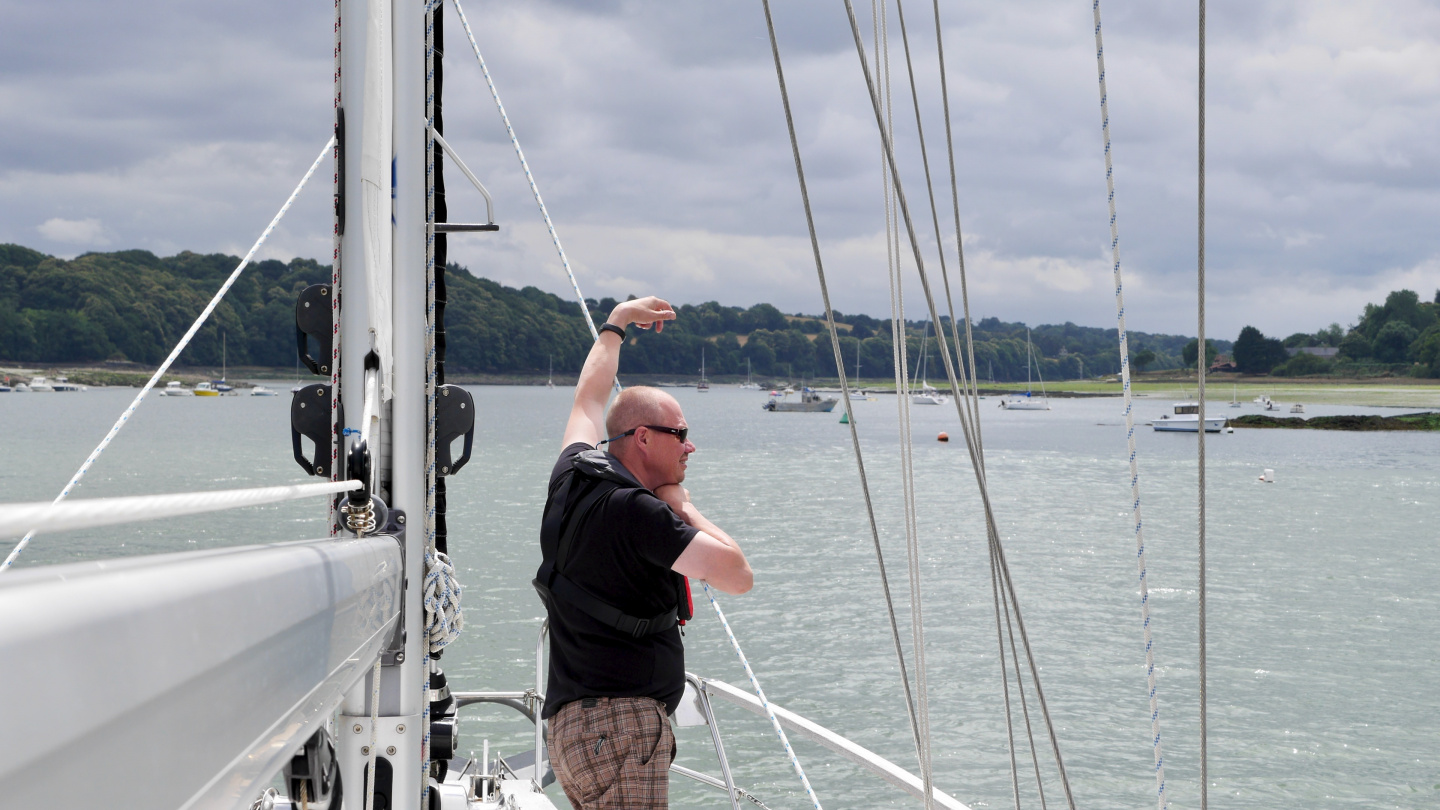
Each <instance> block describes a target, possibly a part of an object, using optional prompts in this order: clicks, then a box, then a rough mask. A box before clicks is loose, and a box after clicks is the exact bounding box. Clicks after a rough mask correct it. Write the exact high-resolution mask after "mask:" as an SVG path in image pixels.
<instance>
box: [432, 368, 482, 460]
mask: <svg viewBox="0 0 1440 810" xmlns="http://www.w3.org/2000/svg"><path fill="white" fill-rule="evenodd" d="M435 395H436V396H435V474H436V475H454V474H455V473H457V472H460V468H461V467H464V466H465V463H466V462H467V461H469V460H470V450H471V449H472V448H473V447H474V444H475V398H474V397H472V396H470V392H469V391H466V390H465V389H464V388H461V387H460V386H458V385H442V386H440V388H439V390H437V391H436V392H435ZM461 436H464V437H465V446H464V449H463V450H461V453H460V458H459V459H456V460H452V452H451V449H450V444H451V443H452V442H454V441H455V440H456V439H458V438H460V437H461Z"/></svg>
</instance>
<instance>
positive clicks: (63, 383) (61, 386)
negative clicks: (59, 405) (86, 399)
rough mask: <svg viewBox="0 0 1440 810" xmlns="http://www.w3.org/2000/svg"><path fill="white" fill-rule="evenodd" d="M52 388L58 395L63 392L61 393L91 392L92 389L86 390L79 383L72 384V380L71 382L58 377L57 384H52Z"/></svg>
mask: <svg viewBox="0 0 1440 810" xmlns="http://www.w3.org/2000/svg"><path fill="white" fill-rule="evenodd" d="M50 387H51V388H54V389H55V391H56V392H57V393H58V392H61V391H88V390H90V389H88V388H86V387H85V386H83V385H81V384H79V383H72V382H70V380H69V379H68V378H65V377H56V378H55V382H53V383H51V384H50Z"/></svg>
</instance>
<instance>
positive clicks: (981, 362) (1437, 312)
mask: <svg viewBox="0 0 1440 810" xmlns="http://www.w3.org/2000/svg"><path fill="white" fill-rule="evenodd" d="M237 261H238V259H236V258H235V257H233V256H227V255H224V254H208V255H202V254H197V253H192V252H189V251H182V252H180V253H178V254H176V255H174V256H169V257H160V256H156V255H155V254H153V253H150V252H149V251H144V250H125V251H115V252H110V253H86V254H82V255H80V256H77V257H76V258H74V259H62V258H58V257H54V256H48V255H46V254H44V253H41V252H39V251H35V250H31V249H29V248H25V247H22V246H20V245H13V244H0V373H6V374H9V375H10V377H11V378H12V381H15V382H22V381H25V380H26V379H27V378H28V377H30V376H35V375H44V376H48V377H59V376H66V377H68V378H70V380H71V381H72V382H76V383H80V384H83V385H92V386H98V385H129V386H138V385H142V384H143V383H144V381H145V380H146V379H148V377H149V375H150V374H151V373H152V372H153V369H154V368H155V366H156V364H158V363H159V362H160V361H161V359H162V358H163V357H165V355H166V354H167V353H168V352H169V348H170V347H171V346H172V345H173V343H174V341H175V339H176V337H177V336H178V335H179V334H180V333H181V332H183V331H184V330H185V329H186V328H187V327H188V326H189V325H190V323H191V320H192V319H193V318H194V313H195V312H198V311H199V310H200V308H201V307H202V306H203V305H204V303H205V302H206V301H207V300H208V299H209V297H210V295H211V294H212V293H213V291H214V290H215V288H216V287H218V286H219V284H220V283H221V281H222V280H223V279H224V278H225V277H226V276H227V275H228V274H229V273H230V271H231V270H232V269H233V267H234V266H235V264H236V262H237ZM329 278H330V270H329V267H328V266H326V265H322V264H319V263H318V262H316V261H314V260H312V259H292V260H291V261H289V262H281V261H278V260H273V259H271V260H265V261H260V262H256V263H255V264H254V266H253V267H252V268H251V269H249V270H247V271H246V273H245V274H244V275H242V276H241V278H240V280H239V281H238V282H237V283H236V284H235V286H234V287H233V288H232V289H231V290H230V292H229V294H228V295H227V296H226V298H225V300H224V301H222V302H221V303H220V305H219V306H218V307H217V308H216V310H215V312H214V314H213V315H212V316H211V318H210V320H209V321H208V322H207V323H206V324H205V325H204V326H203V327H202V328H201V329H200V330H199V332H198V333H197V334H196V335H195V339H194V341H193V342H192V343H191V344H190V346H189V347H188V348H187V349H186V350H185V351H184V353H182V354H181V355H180V357H179V362H178V365H177V366H176V367H175V368H173V369H172V370H171V372H170V373H167V375H166V376H165V378H164V380H162V381H161V384H162V385H163V384H164V383H166V382H170V381H179V382H181V383H185V384H191V383H194V382H199V381H201V380H213V379H217V378H218V377H219V376H220V369H221V366H222V363H228V371H229V373H228V376H229V377H230V378H232V379H233V380H239V381H241V385H242V387H243V385H244V382H243V381H244V380H246V379H264V380H265V381H267V382H275V383H279V382H282V381H288V380H296V381H299V382H313V381H315V380H317V379H319V378H314V377H311V376H309V375H308V374H300V373H299V370H298V369H297V368H296V366H295V353H296V333H295V319H294V311H295V306H296V300H297V297H298V296H299V295H300V293H301V292H302V291H303V290H305V289H306V288H307V287H308V286H311V285H313V284H317V283H324V282H328V281H329ZM445 278H446V295H447V307H446V315H445V320H444V335H445V341H444V343H443V344H442V345H443V346H444V347H445V348H444V349H443V351H442V352H441V354H440V356H439V358H438V359H439V361H440V362H442V363H443V368H444V373H443V378H444V379H445V380H446V381H447V382H452V383H461V384H480V385H536V384H544V382H545V381H546V380H547V378H549V377H550V376H551V370H552V369H553V371H554V379H555V381H556V382H557V383H558V384H560V385H573V384H574V379H575V375H576V374H577V373H578V371H579V368H580V366H581V364H582V363H583V361H584V358H585V356H586V354H587V353H588V351H589V348H590V344H591V341H592V340H593V338H592V337H591V335H590V329H589V327H588V326H587V325H586V323H585V316H584V315H583V314H582V311H581V308H580V306H579V304H578V303H576V302H575V301H570V300H566V299H562V298H560V297H558V296H556V295H554V294H551V293H548V292H545V291H543V290H540V289H538V288H535V287H525V288H524V289H515V288H512V287H507V286H505V285H502V284H499V283H497V282H494V281H491V280H489V279H485V278H481V277H478V276H476V275H474V274H472V273H470V272H469V270H467V269H466V268H464V267H462V266H459V265H455V264H450V265H447V266H446V270H445ZM616 304H617V302H616V300H615V299H613V298H601V299H599V300H598V301H597V300H594V299H587V301H586V305H587V308H588V309H589V311H590V313H591V317H592V318H596V319H603V318H604V317H605V314H606V313H608V312H609V311H610V310H611V309H612V308H613V307H614V306H616ZM675 309H676V319H675V321H673V322H672V323H671V324H670V325H669V326H668V328H666V329H665V330H664V332H663V333H656V332H648V331H644V330H636V331H634V332H633V333H632V334H631V335H630V336H629V338H628V340H627V344H628V346H627V350H626V351H625V352H624V353H623V354H622V357H621V365H620V375H619V376H620V379H621V381H622V382H623V383H624V384H627V385H635V384H661V385H679V386H684V385H693V384H694V383H695V382H696V380H697V379H698V372H699V371H700V365H701V362H702V357H703V358H704V363H705V365H706V368H707V370H708V372H709V377H710V379H711V380H712V381H713V382H715V383H716V384H719V385H724V384H733V383H738V382H740V381H741V380H744V379H746V378H747V376H750V375H752V374H753V377H754V379H755V380H756V381H757V382H759V383H760V384H761V385H763V386H765V388H766V389H767V390H769V389H771V388H780V387H785V386H800V385H808V386H811V387H814V388H818V389H822V390H826V389H828V390H831V391H833V390H836V389H837V388H838V384H839V381H838V379H837V377H838V374H839V373H840V369H844V371H845V373H847V374H850V371H851V369H856V374H854V375H850V376H851V377H852V379H853V378H854V377H857V376H858V377H860V379H858V380H855V381H854V383H853V384H852V385H853V387H857V388H864V389H867V390H870V391H873V392H876V393H883V392H886V391H893V390H894V383H893V380H894V378H895V372H896V369H895V368H894V355H895V352H894V351H893V349H894V346H893V345H892V341H894V340H895V339H896V338H897V337H899V338H900V339H903V340H904V341H905V343H906V346H907V353H908V356H909V363H910V367H909V368H907V369H902V370H900V371H901V372H902V373H906V374H907V376H909V377H910V378H912V379H914V378H915V377H916V376H917V374H916V372H917V370H918V368H917V367H918V366H919V365H920V364H921V363H922V362H923V358H926V357H927V356H928V355H936V360H934V361H931V362H930V365H929V370H931V371H940V370H941V367H942V365H943V364H942V363H940V362H938V360H939V351H940V350H941V347H942V345H943V347H944V348H945V349H946V350H948V352H950V353H951V354H952V356H954V353H955V351H956V347H955V346H954V345H953V343H952V341H951V340H950V339H949V337H950V334H951V333H952V331H953V330H952V329H951V326H952V325H951V324H950V322H949V320H948V319H945V318H942V319H941V323H939V324H935V325H931V324H929V323H928V322H926V321H906V322H905V323H903V324H892V323H891V322H890V321H888V320H881V319H877V318H873V317H871V316H869V315H865V314H853V313H852V314H845V313H841V312H835V313H833V315H834V319H835V323H836V328H837V331H838V332H839V335H838V337H839V343H840V346H839V350H840V369H837V367H836V357H835V352H834V351H832V349H831V347H830V341H829V338H828V334H827V332H828V327H827V325H826V323H825V319H824V317H823V316H817V315H815V314H805V313H794V314H787V313H783V312H781V311H780V310H779V309H777V308H776V307H774V306H772V305H770V304H767V303H757V304H754V305H752V306H750V307H748V308H743V307H738V306H727V305H723V304H720V303H719V302H715V301H708V302H705V303H701V304H681V305H679V306H677V307H676V308H675ZM897 327H898V328H897ZM937 332H939V333H940V334H939V335H937V334H936V333H937ZM973 334H974V357H973V361H971V363H973V366H974V368H975V370H976V372H977V374H976V376H977V377H979V378H980V389H981V393H982V395H1000V394H1004V393H1007V392H1013V391H1017V390H1024V386H1025V385H1026V383H1025V382H1024V381H1026V380H1028V379H1030V377H1031V372H1032V371H1035V372H1036V373H1035V374H1034V377H1035V379H1036V382H1035V384H1034V386H1033V388H1034V390H1037V391H1038V390H1040V389H1041V388H1042V384H1041V383H1040V382H1039V380H1042V379H1043V380H1045V381H1046V382H1045V383H1044V384H1043V389H1044V390H1045V392H1046V394H1048V395H1049V396H1051V397H1054V398H1056V399H1063V398H1066V397H1081V396H1119V395H1120V394H1121V393H1122V392H1121V390H1120V384H1119V381H1118V375H1119V373H1120V370H1121V363H1120V359H1121V358H1120V355H1119V350H1118V347H1117V346H1116V338H1115V330H1114V329H1113V328H1101V327H1088V326H1078V325H1076V324H1074V323H1064V324H1041V325H1038V326H1033V327H1032V326H1029V325H1027V324H1023V323H1006V322H1002V321H1000V320H999V319H997V318H983V319H979V320H977V321H975V322H974V324H973ZM1032 338H1033V340H1032ZM1129 347H1130V353H1131V356H1130V358H1129V359H1130V363H1129V367H1130V369H1131V371H1132V374H1133V376H1132V391H1133V393H1134V394H1135V395H1136V396H1139V397H1155V398H1169V399H1173V400H1190V399H1193V398H1194V397H1195V396H1196V392H1195V388H1196V385H1197V380H1196V372H1195V368H1196V366H1197V365H1198V363H1200V362H1204V363H1206V366H1205V367H1206V368H1208V369H1210V371H1209V372H1208V374H1207V381H1208V383H1209V386H1208V390H1207V399H1210V400H1221V401H1223V400H1227V399H1229V398H1230V395H1231V394H1232V393H1233V394H1234V396H1235V397H1237V398H1240V399H1241V401H1242V402H1247V403H1248V402H1250V401H1251V399H1252V398H1254V397H1257V396H1258V395H1262V394H1263V395H1266V396H1269V397H1270V398H1271V399H1273V400H1283V401H1286V402H1302V401H1303V402H1312V403H1322V402H1323V403H1335V404H1350V405H1365V406H1395V407H1415V408H1435V407H1440V388H1437V387H1436V386H1437V384H1440V290H1437V292H1436V295H1435V300H1434V301H1422V300H1421V299H1420V297H1419V295H1418V294H1416V293H1415V292H1413V291H1410V290H1397V291H1395V292H1392V293H1390V294H1389V295H1388V296H1387V297H1386V299H1385V303H1384V304H1383V305H1377V304H1367V305H1365V308H1364V311H1363V313H1362V314H1361V316H1360V319H1359V321H1358V322H1357V323H1356V324H1355V325H1353V326H1350V327H1341V326H1340V325H1339V324H1331V325H1330V326H1328V327H1325V328H1324V329H1321V330H1319V331H1317V332H1315V333H1314V334H1309V333H1296V334H1293V335H1291V336H1289V337H1287V338H1285V339H1283V340H1280V339H1278V338H1272V337H1266V336H1265V335H1264V334H1263V333H1262V332H1260V330H1259V329H1257V328H1255V327H1253V326H1246V327H1245V328H1244V329H1242V330H1241V331H1240V335H1239V337H1238V338H1237V339H1236V340H1235V341H1234V342H1231V341H1226V340H1211V341H1207V345H1206V347H1205V351H1204V352H1203V355H1202V352H1201V351H1200V347H1199V344H1198V341H1196V340H1195V339H1194V338H1190V337H1186V336H1183V335H1168V334H1148V333H1144V332H1135V331H1132V332H1130V333H1129ZM313 350H314V349H313V348H309V347H307V351H313ZM1032 358H1033V362H1032ZM5 366H14V367H15V368H12V369H9V370H6V369H5V368H4V367H5ZM1037 366H1038V368H1037ZM857 367H858V368H857ZM931 376H935V375H933V374H932V375H931ZM940 377H941V378H940V379H939V380H932V381H931V382H932V383H935V384H937V385H939V384H943V383H945V382H947V381H946V380H945V379H944V375H943V373H942V374H941V375H940ZM286 387H289V386H288V385H287V386H286ZM947 393H948V391H947Z"/></svg>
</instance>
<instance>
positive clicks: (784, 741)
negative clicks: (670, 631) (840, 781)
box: [700, 579, 824, 810]
mask: <svg viewBox="0 0 1440 810" xmlns="http://www.w3.org/2000/svg"><path fill="white" fill-rule="evenodd" d="M700 587H702V588H704V589H705V595H706V596H708V597H709V598H710V607H713V608H715V615H716V616H718V617H719V618H720V626H721V627H724V628H725V635H726V636H728V637H729V639H730V646H731V647H734V648H735V655H736V657H738V658H739V659H740V666H742V667H744V668H745V675H746V677H748V678H749V679H750V688H752V689H754V690H755V697H757V698H759V699H760V705H761V706H763V707H764V708H765V716H766V717H769V718H770V726H771V727H772V728H774V729H775V734H776V735H777V736H779V737H780V744H781V745H783V746H785V753H786V754H789V755H790V764H791V765H793V766H794V767H795V773H796V774H797V775H799V777H800V784H801V785H803V786H804V788H805V795H806V796H809V797H810V802H811V804H813V805H815V810H824V808H822V807H821V806H820V797H818V796H816V795H815V789H814V788H812V787H811V786H810V779H809V777H807V776H805V768H803V767H802V766H801V765H800V758H799V757H797V756H795V750H794V749H792V748H791V747H790V738H789V737H787V736H785V729H784V728H781V726H780V719H779V718H777V717H776V716H775V710H774V709H772V708H771V707H770V701H769V699H767V698H766V697H765V690H764V689H761V688H760V681H759V680H758V679H756V677H755V670H753V669H751V668H750V661H749V660H748V659H747V658H746V657H745V651H744V650H742V649H740V642H739V641H737V640H736V639H735V631H733V630H731V629H730V622H728V621H726V620H725V612H724V611H722V610H721V609H720V603H719V602H716V601H715V592H714V591H712V590H711V589H710V583H708V582H706V581H705V580H703V579H702V580H700Z"/></svg>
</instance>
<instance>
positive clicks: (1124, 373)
mask: <svg viewBox="0 0 1440 810" xmlns="http://www.w3.org/2000/svg"><path fill="white" fill-rule="evenodd" d="M1093 4H1094V11H1095V64H1096V67H1097V69H1098V70H1099V75H1100V119H1101V129H1102V131H1103V132H1104V135H1105V187H1106V190H1107V192H1108V195H1109V197H1108V199H1109V203H1110V255H1111V257H1112V258H1113V260H1114V263H1115V320H1116V331H1117V333H1118V334H1119V337H1120V377H1121V380H1122V381H1123V383H1124V386H1123V387H1124V393H1125V446H1126V449H1127V450H1128V451H1129V456H1130V496H1131V499H1132V506H1131V508H1132V509H1133V511H1134V516H1135V549H1136V550H1135V559H1136V561H1137V562H1138V563H1139V565H1140V619H1141V624H1142V625H1143V627H1144V633H1145V678H1146V683H1147V685H1148V687H1149V692H1150V733H1151V741H1152V742H1151V744H1152V746H1153V748H1154V757H1155V799H1156V804H1157V807H1158V808H1159V810H1165V807H1166V805H1167V801H1166V796H1165V756H1164V752H1163V751H1162V749H1161V746H1160V701H1159V698H1158V697H1157V696H1156V693H1155V643H1154V640H1153V639H1152V637H1151V634H1150V588H1149V585H1148V583H1147V582H1146V573H1147V568H1146V564H1145V533H1144V530H1143V527H1144V523H1143V521H1142V520H1141V519H1140V466H1139V463H1138V462H1137V461H1136V456H1135V414H1134V412H1133V410H1132V405H1133V401H1132V392H1131V388H1130V341H1129V338H1128V337H1127V335H1126V332H1125V294H1124V285H1123V284H1122V283H1121V275H1120V226H1119V225H1118V224H1117V220H1116V218H1115V174H1114V165H1113V163H1112V162H1111V153H1110V104H1109V98H1108V94H1107V92H1106V89H1105V47H1104V44H1103V42H1102V41H1101V38H1100V0H1093ZM1202 427H1203V426H1202ZM1201 436H1202V437H1203V436H1204V433H1203V431H1202V433H1201ZM1202 442H1203V439H1202Z"/></svg>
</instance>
